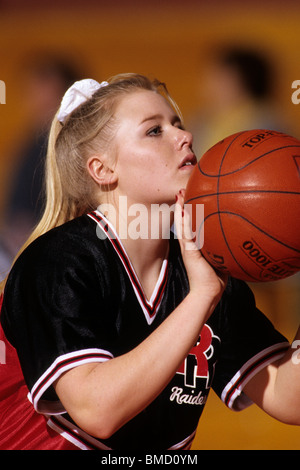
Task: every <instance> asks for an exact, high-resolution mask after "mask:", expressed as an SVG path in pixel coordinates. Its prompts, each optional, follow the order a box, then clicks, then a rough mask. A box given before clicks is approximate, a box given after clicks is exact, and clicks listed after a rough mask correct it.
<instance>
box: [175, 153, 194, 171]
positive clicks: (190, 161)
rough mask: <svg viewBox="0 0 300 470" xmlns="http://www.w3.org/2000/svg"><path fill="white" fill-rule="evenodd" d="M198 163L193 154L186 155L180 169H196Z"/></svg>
mask: <svg viewBox="0 0 300 470" xmlns="http://www.w3.org/2000/svg"><path fill="white" fill-rule="evenodd" d="M196 163H197V158H196V157H195V155H194V154H193V153H190V154H189V155H186V156H185V157H184V158H183V160H182V161H181V163H180V165H179V169H182V168H189V167H194V166H195V165H196Z"/></svg>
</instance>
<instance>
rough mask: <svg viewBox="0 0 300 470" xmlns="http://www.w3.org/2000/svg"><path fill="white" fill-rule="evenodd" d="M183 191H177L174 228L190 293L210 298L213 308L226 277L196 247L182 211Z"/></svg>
mask: <svg viewBox="0 0 300 470" xmlns="http://www.w3.org/2000/svg"><path fill="white" fill-rule="evenodd" d="M184 195H185V190H184V189H182V190H180V191H179V193H178V195H177V196H176V197H177V201H176V204H175V228H176V234H177V237H178V240H179V244H180V248H181V253H182V258H183V261H184V264H185V268H186V271H187V275H188V278H189V283H190V293H191V294H196V295H199V296H200V297H201V298H202V299H203V296H205V297H211V299H212V302H213V304H214V306H215V305H216V303H218V301H219V300H220V298H221V296H222V293H223V291H224V288H225V286H226V282H227V276H226V275H224V274H220V273H218V274H217V273H216V271H215V270H214V269H213V268H212V267H211V265H210V264H209V263H208V262H207V261H206V259H205V258H204V257H203V256H202V254H201V251H200V250H199V249H198V247H197V246H196V244H195V242H194V240H193V237H192V231H191V221H190V216H189V213H188V212H187V211H185V210H184Z"/></svg>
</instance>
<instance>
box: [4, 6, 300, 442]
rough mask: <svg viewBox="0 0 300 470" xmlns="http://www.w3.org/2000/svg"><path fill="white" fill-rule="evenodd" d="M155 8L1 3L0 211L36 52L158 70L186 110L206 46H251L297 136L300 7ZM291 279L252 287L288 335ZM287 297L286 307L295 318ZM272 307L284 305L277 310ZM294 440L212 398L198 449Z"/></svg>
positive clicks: (89, 64) (93, 68)
mask: <svg viewBox="0 0 300 470" xmlns="http://www.w3.org/2000/svg"><path fill="white" fill-rule="evenodd" d="M82 3H83V5H84V2H82ZM99 3H102V2H99ZM107 3H108V5H109V4H110V2H107ZM113 3H114V2H111V4H113ZM42 4H43V2H40V5H42ZM138 5H139V3H138ZM141 5H142V6H141ZM151 5H152V2H150V1H149V2H140V6H137V7H136V8H129V7H128V8H126V6H127V2H126V0H125V1H124V2H123V3H122V2H121V3H120V4H119V6H118V7H115V8H114V7H112V6H107V7H102V8H95V7H94V8H88V7H87V8H85V7H84V8H81V9H78V8H74V9H69V10H68V9H57V10H55V9H48V10H46V9H45V8H43V7H41V6H37V7H36V8H35V9H33V10H28V11H27V10H26V9H24V8H22V10H18V9H16V10H15V11H11V12H9V11H7V12H6V11H1V10H0V80H4V81H5V83H6V104H5V105H0V132H1V139H0V209H1V208H3V207H4V205H5V195H6V189H7V185H8V181H9V175H10V174H11V172H12V171H13V170H14V165H15V164H16V163H15V162H14V160H13V159H12V158H11V157H10V152H11V149H13V148H15V147H16V145H17V143H18V141H19V139H20V138H21V137H22V136H23V135H24V134H26V129H27V125H28V121H29V120H30V118H28V116H26V115H25V113H24V108H23V106H22V102H23V96H22V94H23V93H24V89H22V87H23V82H22V78H23V77H22V74H21V64H22V63H23V62H24V60H26V57H27V56H28V55H29V54H30V55H32V53H33V52H34V51H37V52H39V51H40V50H43V49H47V50H48V49H50V50H58V51H60V52H66V53H68V55H69V56H70V57H72V58H74V60H76V61H77V62H78V63H79V64H82V67H83V69H85V70H87V71H88V73H89V75H90V76H93V77H94V78H96V79H105V78H107V77H109V76H111V75H113V74H115V73H119V72H132V71H134V72H140V73H145V74H151V75H155V76H157V77H158V78H160V79H162V80H164V81H166V83H167V84H168V87H169V89H170V91H171V93H172V94H173V95H174V96H175V98H176V100H177V102H178V103H179V105H180V107H181V109H182V111H183V113H184V115H185V116H186V117H189V116H190V115H191V114H192V112H194V111H195V110H196V109H197V106H199V105H200V104H201V103H197V102H196V98H195V96H196V95H197V86H198V81H199V73H200V70H201V68H203V69H205V60H206V59H205V57H206V51H207V48H208V46H210V45H212V44H222V43H224V42H225V43H228V42H229V43H231V42H233V43H239V44H251V45H254V46H256V47H257V48H258V49H259V50H262V51H264V52H266V53H267V54H268V55H270V57H271V58H273V59H274V60H275V61H276V65H277V67H278V69H279V72H280V75H279V80H278V83H277V97H278V102H279V104H280V106H281V110H282V113H283V115H284V116H286V117H289V118H290V119H291V122H292V124H293V126H294V129H295V130H294V134H295V135H297V136H298V137H299V136H300V128H299V117H300V105H298V106H296V105H294V104H292V101H291V94H292V90H291V84H292V82H293V81H294V80H297V79H300V60H299V50H300V28H299V24H300V21H299V20H300V8H298V7H296V6H293V5H294V4H293V3H292V2H291V5H289V2H288V1H287V2H284V3H282V6H281V5H280V3H278V4H277V3H276V2H264V1H262V2H260V3H259V2H255V4H253V6H251V5H252V4H251V2H247V1H246V2H243V5H242V4H241V3H238V2H234V5H235V6H230V5H231V2H229V1H228V2H216V3H215V2H204V1H199V2H195V5H194V6H191V5H190V6H189V3H187V4H186V6H185V2H182V5H180V4H179V3H178V4H177V3H175V6H172V5H173V2H172V1H169V2H168V1H167V2H163V1H162V2H161V5H159V4H158V2H154V7H153V8H152V7H151ZM209 5H212V6H209ZM254 5H255V6H254ZM276 5H277V6H276ZM298 282H299V281H298ZM297 284H298V283H295V285H296V287H295V285H294V286H292V287H291V285H290V284H289V283H287V284H282V285H281V284H280V287H275V288H274V287H273V286H271V287H268V288H265V287H261V286H258V287H256V289H257V296H258V302H259V305H261V306H262V307H263V308H264V309H265V310H266V312H267V314H268V315H270V316H271V317H272V315H273V317H272V318H273V319H274V320H275V322H277V323H278V324H279V325H280V326H281V327H282V328H283V329H284V330H285V332H286V334H288V335H290V339H292V330H293V329H294V328H295V327H296V323H297V321H298V318H299V315H298V305H299V304H298V303H297V302H298V301H297V300H295V299H296V295H297V293H298V285H297ZM268 289H269V293H268ZM274 299H277V300H276V302H274ZM287 301H288V302H289V303H290V304H292V309H293V314H292V316H291V317H290V316H289V313H287V310H286V302H287ZM274 306H275V307H276V309H277V310H278V308H279V307H280V311H279V312H278V311H276V313H275V314H273V313H272V312H273V310H272V308H273V307H274ZM284 315H285V316H284ZM296 317H298V318H296ZM299 442H300V431H299V429H297V428H293V427H287V426H284V425H282V424H279V423H276V422H275V421H274V420H272V419H271V418H269V417H267V416H264V415H263V414H262V413H261V412H260V411H259V410H257V409H255V408H254V407H252V408H251V409H250V410H247V411H245V412H243V413H240V414H236V413H233V412H229V411H228V410H226V409H225V406H222V405H221V404H220V403H218V402H217V401H216V400H215V398H214V397H213V396H212V397H211V398H210V400H209V402H208V405H207V409H206V410H205V412H204V417H203V422H202V425H200V428H199V432H198V434H197V438H196V441H195V444H194V448H195V449H248V448H250V449H255V448H257V449H274V448H275V449H290V448H291V449H300V443H299Z"/></svg>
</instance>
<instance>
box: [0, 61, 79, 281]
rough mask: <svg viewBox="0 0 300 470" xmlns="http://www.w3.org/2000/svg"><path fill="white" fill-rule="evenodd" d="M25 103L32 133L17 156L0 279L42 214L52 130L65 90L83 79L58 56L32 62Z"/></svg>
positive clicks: (1, 241)
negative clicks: (44, 179)
mask: <svg viewBox="0 0 300 470" xmlns="http://www.w3.org/2000/svg"><path fill="white" fill-rule="evenodd" d="M25 69H26V70H25V74H24V75H25V81H24V88H25V90H26V92H25V93H24V97H25V99H26V102H25V103H23V105H24V106H26V108H27V109H28V116H29V117H28V119H29V120H30V121H31V122H30V129H31V131H29V133H28V134H29V135H28V138H27V139H26V142H22V145H21V148H19V150H18V151H17V155H16V168H15V170H14V172H13V176H12V179H11V182H10V185H9V191H8V194H7V202H6V204H5V210H4V214H3V227H2V229H1V235H0V279H3V278H4V277H5V274H6V272H7V271H8V269H9V268H10V265H11V263H12V260H13V259H14V257H15V255H16V253H17V252H18V250H19V249H20V247H21V246H22V244H23V243H24V241H25V240H26V239H27V237H28V235H29V234H30V233H31V231H32V229H33V227H34V226H35V225H36V223H37V221H38V220H39V218H40V216H41V214H42V211H43V204H44V198H43V176H42V175H43V172H44V157H45V154H46V150H47V140H48V134H49V126H50V124H51V121H52V119H53V116H54V114H55V111H56V110H57V107H58V105H59V102H60V100H61V96H62V95H63V94H64V92H65V91H66V89H68V88H69V86H70V85H71V84H72V83H74V81H76V80H77V79H79V78H80V73H79V71H78V70H77V67H76V66H75V65H74V64H73V63H71V62H70V60H66V59H65V58H64V57H61V56H59V55H58V54H55V53H53V54H52V53H51V54H50V53H45V54H41V55H39V56H35V57H34V58H33V59H29V60H28V62H27V63H26V66H25Z"/></svg>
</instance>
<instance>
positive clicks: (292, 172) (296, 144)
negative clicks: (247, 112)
mask: <svg viewBox="0 0 300 470" xmlns="http://www.w3.org/2000/svg"><path fill="white" fill-rule="evenodd" d="M185 204H186V206H187V207H189V208H190V213H191V220H192V221H191V224H192V230H193V234H194V235H195V237H196V239H197V240H203V244H202V245H201V246H200V245H198V248H200V249H201V252H202V254H203V256H204V257H205V258H206V259H207V261H208V262H209V263H210V264H211V265H212V266H213V267H214V268H216V269H217V270H219V271H221V272H226V273H229V274H230V275H231V276H233V277H235V278H238V279H242V280H245V281H249V282H251V281H252V282H264V281H275V280H280V279H283V278H286V277H288V276H291V275H293V274H294V273H296V272H297V271H299V270H300V141H299V140H298V139H296V138H294V137H292V136H289V135H286V134H283V133H280V132H276V131H270V130H251V131H244V132H239V133H237V134H234V135H231V136H229V137H227V138H225V139H224V140H222V141H220V142H218V143H217V144H216V145H214V146H213V147H212V148H210V149H209V150H208V151H207V152H206V153H205V154H204V155H203V156H202V157H201V158H200V160H199V162H198V164H197V165H196V166H195V168H194V169H193V172H192V174H191V176H190V179H189V181H188V185H187V188H186V195H185ZM198 204H203V205H204V216H203V217H202V221H201V222H199V221H197V217H195V210H196V206H197V205H198Z"/></svg>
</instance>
